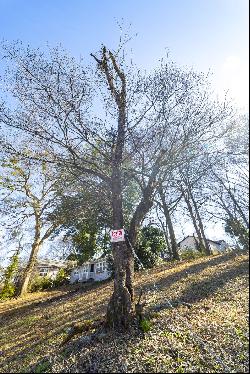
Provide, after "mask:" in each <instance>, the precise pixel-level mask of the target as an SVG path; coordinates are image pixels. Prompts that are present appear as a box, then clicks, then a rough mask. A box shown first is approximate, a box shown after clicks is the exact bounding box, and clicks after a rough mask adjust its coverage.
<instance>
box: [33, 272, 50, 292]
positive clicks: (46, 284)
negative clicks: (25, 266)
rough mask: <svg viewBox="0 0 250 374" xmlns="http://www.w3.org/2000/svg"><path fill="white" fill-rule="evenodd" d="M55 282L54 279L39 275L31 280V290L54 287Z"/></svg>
mask: <svg viewBox="0 0 250 374" xmlns="http://www.w3.org/2000/svg"><path fill="white" fill-rule="evenodd" d="M53 283H54V282H53V279H51V278H49V277H41V276H39V275H37V276H36V277H35V278H34V279H33V281H32V282H31V284H30V287H29V290H30V292H37V291H43V290H47V289H48V288H52V287H53Z"/></svg>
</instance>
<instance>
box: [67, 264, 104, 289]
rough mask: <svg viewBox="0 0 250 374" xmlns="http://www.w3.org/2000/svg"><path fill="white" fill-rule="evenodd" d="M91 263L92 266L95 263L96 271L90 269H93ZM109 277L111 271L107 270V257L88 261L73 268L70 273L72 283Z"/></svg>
mask: <svg viewBox="0 0 250 374" xmlns="http://www.w3.org/2000/svg"><path fill="white" fill-rule="evenodd" d="M91 265H92V267H93V265H94V271H90V270H92V269H91ZM109 277H110V273H109V272H108V270H107V262H106V260H105V259H100V260H99V261H97V260H95V261H89V262H86V263H84V264H83V265H82V266H78V267H77V268H75V269H73V270H72V271H71V275H70V283H71V284H72V283H76V282H86V281H88V280H90V279H93V280H94V281H102V280H105V279H108V278H109Z"/></svg>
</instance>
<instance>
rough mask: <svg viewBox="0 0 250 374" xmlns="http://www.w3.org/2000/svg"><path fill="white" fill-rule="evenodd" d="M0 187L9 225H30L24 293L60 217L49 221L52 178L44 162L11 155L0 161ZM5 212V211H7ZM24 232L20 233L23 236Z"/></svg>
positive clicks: (22, 282) (21, 292) (21, 290)
mask: <svg viewBox="0 0 250 374" xmlns="http://www.w3.org/2000/svg"><path fill="white" fill-rule="evenodd" d="M0 184H1V187H2V189H1V191H2V199H1V209H2V211H4V212H5V216H6V215H7V216H8V221H7V224H5V226H6V228H7V229H8V228H9V227H11V229H12V231H13V229H14V228H15V227H16V228H17V229H18V230H19V231H20V230H21V229H22V230H23V231H24V232H25V231H27V230H28V228H31V232H32V234H31V237H33V238H32V244H31V250H30V254H29V260H28V263H27V265H26V267H25V270H24V272H23V276H22V279H20V281H19V289H18V291H17V294H19V295H20V296H23V295H24V294H26V293H27V290H28V286H29V282H30V278H31V275H32V271H33V269H34V265H35V263H36V261H37V256H38V254H39V251H40V249H41V247H42V245H43V243H44V242H45V240H46V239H48V238H49V237H50V236H51V234H52V233H53V232H54V231H55V229H56V228H57V227H58V225H60V223H59V221H57V222H56V221H55V222H53V223H49V222H48V221H47V215H48V213H49V212H50V211H51V210H52V209H53V208H54V206H55V202H56V198H55V191H56V190H55V179H54V178H53V175H52V173H51V172H50V170H48V166H47V165H46V164H43V165H42V166H41V165H36V164H34V162H31V161H30V160H25V161H24V160H23V161H20V160H18V159H17V158H15V157H11V158H10V159H8V160H5V161H4V162H3V163H2V173H1V176H0ZM6 212H8V213H6ZM23 236H24V234H22V237H23Z"/></svg>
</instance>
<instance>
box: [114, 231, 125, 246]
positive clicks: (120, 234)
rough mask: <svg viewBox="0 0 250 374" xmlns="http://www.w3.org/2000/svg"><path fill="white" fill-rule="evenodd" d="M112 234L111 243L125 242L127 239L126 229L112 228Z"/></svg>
mask: <svg viewBox="0 0 250 374" xmlns="http://www.w3.org/2000/svg"><path fill="white" fill-rule="evenodd" d="M110 236H111V243H116V242H124V241H125V238H124V229H120V230H111V232H110Z"/></svg>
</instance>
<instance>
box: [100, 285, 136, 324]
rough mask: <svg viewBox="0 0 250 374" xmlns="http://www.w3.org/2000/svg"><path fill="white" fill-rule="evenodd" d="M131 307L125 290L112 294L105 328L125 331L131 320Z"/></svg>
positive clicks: (127, 292)
mask: <svg viewBox="0 0 250 374" xmlns="http://www.w3.org/2000/svg"><path fill="white" fill-rule="evenodd" d="M132 311H133V305H132V302H131V297H130V293H129V291H128V290H127V289H126V288H122V290H120V291H119V295H117V294H115V292H114V293H113V295H112V297H111V299H110V301H109V304H108V309H107V316H106V326H107V327H108V328H112V329H116V330H119V331H122V330H127V329H128V328H129V326H130V324H131V320H132Z"/></svg>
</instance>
